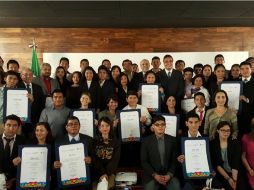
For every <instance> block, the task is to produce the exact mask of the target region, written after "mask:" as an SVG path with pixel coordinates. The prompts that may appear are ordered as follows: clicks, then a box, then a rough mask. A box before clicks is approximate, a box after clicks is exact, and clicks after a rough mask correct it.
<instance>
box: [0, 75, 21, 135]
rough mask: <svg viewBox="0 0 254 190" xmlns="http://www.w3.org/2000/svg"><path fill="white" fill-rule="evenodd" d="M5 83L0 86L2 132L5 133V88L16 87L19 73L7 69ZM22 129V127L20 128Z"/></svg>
mask: <svg viewBox="0 0 254 190" xmlns="http://www.w3.org/2000/svg"><path fill="white" fill-rule="evenodd" d="M4 80H5V85H4V86H2V87H0V134H2V133H3V126H4V122H3V119H4V113H3V112H4V89H5V88H16V87H17V83H18V74H17V73H16V72H15V71H7V72H6V73H5V77H4ZM19 130H20V129H19Z"/></svg>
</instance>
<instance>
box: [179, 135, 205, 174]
mask: <svg viewBox="0 0 254 190" xmlns="http://www.w3.org/2000/svg"><path fill="white" fill-rule="evenodd" d="M207 143H208V142H207V141H206V140H205V139H195V140H192V139H190V140H185V141H184V156H185V159H184V160H185V168H186V174H187V176H188V177H208V176H209V175H210V167H209V162H208V155H207V151H208V150H207Z"/></svg>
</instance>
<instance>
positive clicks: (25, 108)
mask: <svg viewBox="0 0 254 190" xmlns="http://www.w3.org/2000/svg"><path fill="white" fill-rule="evenodd" d="M27 94H28V91H27V89H21V88H15V89H12V88H5V89H4V104H3V106H4V110H3V116H4V118H5V117H6V116H8V115H11V114H14V115H17V116H18V117H20V119H21V121H23V122H26V123H30V122H31V121H30V119H31V105H30V103H29V101H28V97H27Z"/></svg>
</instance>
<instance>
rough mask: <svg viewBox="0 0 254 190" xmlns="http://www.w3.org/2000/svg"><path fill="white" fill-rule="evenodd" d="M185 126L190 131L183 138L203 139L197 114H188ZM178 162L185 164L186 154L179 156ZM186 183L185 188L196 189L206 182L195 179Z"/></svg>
mask: <svg viewBox="0 0 254 190" xmlns="http://www.w3.org/2000/svg"><path fill="white" fill-rule="evenodd" d="M185 125H186V126H187V127H188V131H186V132H185V133H184V134H183V136H182V137H188V138H198V137H202V136H201V134H200V132H199V126H200V120H199V116H198V115H197V114H196V113H194V112H189V113H187V115H186V121H185ZM177 160H178V162H180V163H181V164H182V163H184V161H185V156H184V154H181V155H179V156H178V157H177ZM184 183H185V188H186V187H187V186H191V187H192V189H195V188H197V187H203V186H204V185H205V180H203V179H193V180H186V181H185V182H184Z"/></svg>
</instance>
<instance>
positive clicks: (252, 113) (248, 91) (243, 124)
mask: <svg viewBox="0 0 254 190" xmlns="http://www.w3.org/2000/svg"><path fill="white" fill-rule="evenodd" d="M240 81H242V79H240ZM243 95H244V96H245V97H246V98H248V99H249V103H246V102H245V101H242V112H241V113H240V116H239V129H240V130H239V132H240V133H248V132H250V121H251V119H252V118H253V117H254V109H253V107H254V78H253V77H251V79H250V80H249V81H248V82H247V83H244V84H243Z"/></svg>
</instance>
